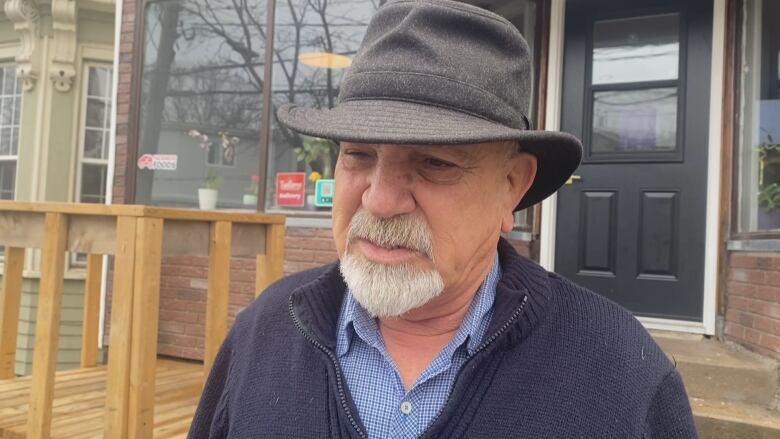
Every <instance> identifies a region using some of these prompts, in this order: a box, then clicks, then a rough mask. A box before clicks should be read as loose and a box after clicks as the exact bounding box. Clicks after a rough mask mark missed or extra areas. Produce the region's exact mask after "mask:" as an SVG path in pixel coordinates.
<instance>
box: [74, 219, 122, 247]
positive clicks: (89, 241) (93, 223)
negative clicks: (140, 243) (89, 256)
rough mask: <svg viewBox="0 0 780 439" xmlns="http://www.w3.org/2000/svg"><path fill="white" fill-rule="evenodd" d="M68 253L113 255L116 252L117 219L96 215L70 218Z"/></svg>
mask: <svg viewBox="0 0 780 439" xmlns="http://www.w3.org/2000/svg"><path fill="white" fill-rule="evenodd" d="M68 251H71V252H75V253H96V254H101V255H113V254H114V252H115V251H116V218H113V217H108V216H94V215H92V216H83V215H75V216H72V217H70V221H69V224H68Z"/></svg>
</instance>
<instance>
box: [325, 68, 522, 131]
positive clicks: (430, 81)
mask: <svg viewBox="0 0 780 439" xmlns="http://www.w3.org/2000/svg"><path fill="white" fill-rule="evenodd" d="M369 99H378V100H382V99H387V100H396V101H406V102H414V103H419V104H427V105H433V106H437V107H442V108H447V109H450V110H454V111H458V112H461V113H466V114H469V115H471V116H475V117H478V118H480V119H485V120H488V121H491V122H497V123H499V124H501V125H504V126H506V127H509V128H515V129H520V130H528V129H530V128H531V124H530V122H529V120H528V117H527V116H526V115H525V114H523V113H521V112H519V111H517V110H515V109H514V108H513V107H512V106H510V105H509V104H507V103H506V102H505V101H503V100H502V99H500V98H499V97H498V96H496V95H494V94H493V93H491V92H489V91H487V90H484V89H481V88H478V87H474V86H473V85H471V84H467V83H465V82H462V81H458V80H456V79H452V78H447V77H444V76H439V75H433V74H428V73H418V72H392V71H370V72H354V71H353V72H350V73H349V74H348V75H347V77H346V78H345V79H344V81H343V82H342V83H341V92H340V93H339V102H349V101H356V100H369Z"/></svg>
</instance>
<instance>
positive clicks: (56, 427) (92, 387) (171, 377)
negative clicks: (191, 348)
mask: <svg viewBox="0 0 780 439" xmlns="http://www.w3.org/2000/svg"><path fill="white" fill-rule="evenodd" d="M202 380H203V365H201V364H194V363H187V362H182V361H174V360H167V359H158V360H157V363H156V369H155V392H154V393H155V395H154V400H155V408H154V438H157V439H163V438H165V439H169V438H183V437H186V435H187V431H188V430H189V427H190V422H191V420H192V416H193V415H194V413H195V409H196V407H197V404H198V399H199V398H200V393H201V389H202V382H203V381H202ZM30 384H31V381H30V378H29V377H22V378H13V379H10V380H0V439H17V438H19V439H24V438H25V436H26V434H25V431H26V429H27V410H28V408H29V402H30V401H29V399H30ZM105 397H106V367H105V366H98V367H94V368H90V369H74V370H69V371H63V372H57V374H56V376H55V382H54V402H53V405H52V424H51V437H52V439H65V438H92V437H94V438H101V437H103V425H104V422H105V419H104V417H105Z"/></svg>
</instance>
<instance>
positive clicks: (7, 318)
mask: <svg viewBox="0 0 780 439" xmlns="http://www.w3.org/2000/svg"><path fill="white" fill-rule="evenodd" d="M23 270H24V248H19V247H6V248H5V273H4V274H3V287H2V288H3V289H2V291H0V380H5V379H9V378H13V377H14V376H15V374H14V366H15V365H16V335H17V332H18V330H19V306H20V304H21V303H20V301H21V297H22V271H23Z"/></svg>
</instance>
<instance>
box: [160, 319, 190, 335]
mask: <svg viewBox="0 0 780 439" xmlns="http://www.w3.org/2000/svg"><path fill="white" fill-rule="evenodd" d="M160 332H168V333H170V334H183V333H184V324H183V323H180V322H176V321H172V320H160Z"/></svg>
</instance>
